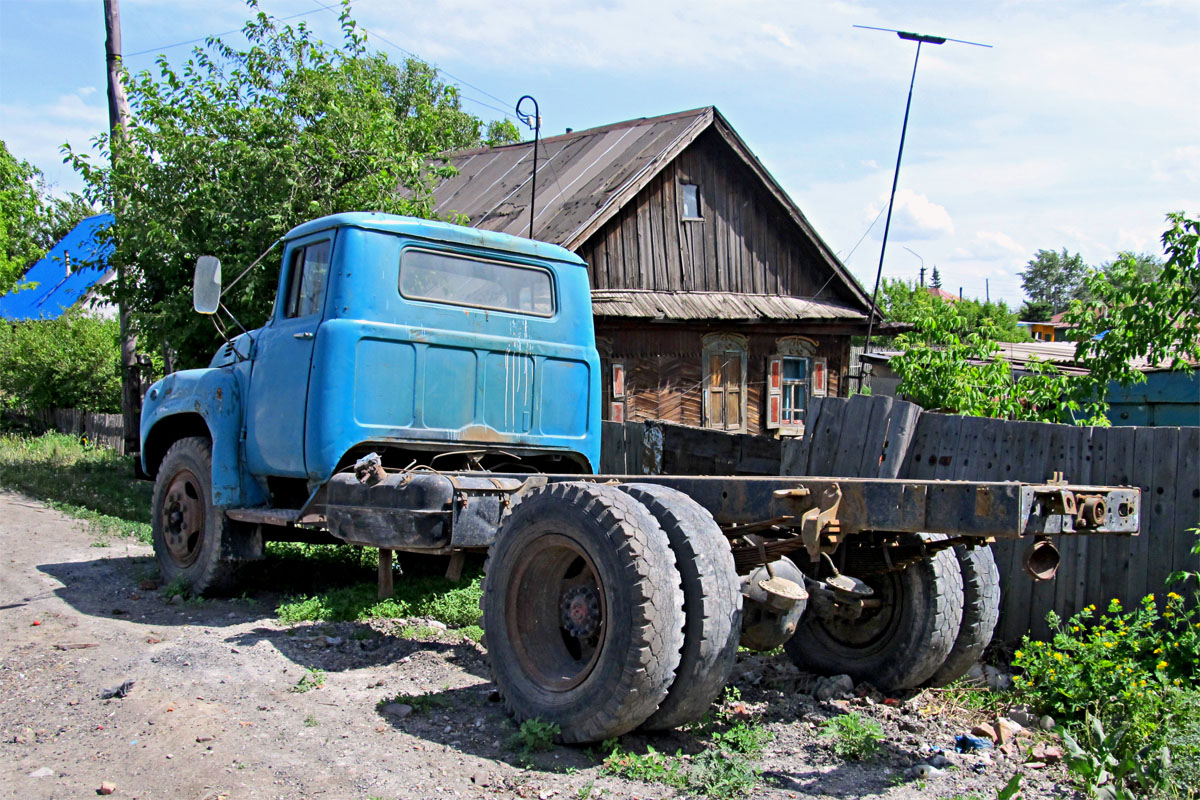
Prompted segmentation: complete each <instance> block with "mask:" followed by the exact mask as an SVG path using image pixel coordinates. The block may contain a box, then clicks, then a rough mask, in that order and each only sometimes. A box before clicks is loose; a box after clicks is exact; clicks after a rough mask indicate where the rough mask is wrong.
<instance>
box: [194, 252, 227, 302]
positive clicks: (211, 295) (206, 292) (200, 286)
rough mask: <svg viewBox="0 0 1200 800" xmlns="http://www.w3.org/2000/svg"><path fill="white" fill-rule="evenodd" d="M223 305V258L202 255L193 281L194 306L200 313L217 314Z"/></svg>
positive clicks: (197, 260)
mask: <svg viewBox="0 0 1200 800" xmlns="http://www.w3.org/2000/svg"><path fill="white" fill-rule="evenodd" d="M220 305H221V259H219V258H217V257H216V256H200V257H199V258H198V259H196V275H195V278H194V280H193V281H192V308H194V309H196V313H198V314H215V313H217V308H218V307H219V306H220Z"/></svg>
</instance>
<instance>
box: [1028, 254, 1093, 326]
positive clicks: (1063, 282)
mask: <svg viewBox="0 0 1200 800" xmlns="http://www.w3.org/2000/svg"><path fill="white" fill-rule="evenodd" d="M1086 272H1087V265H1086V264H1084V263H1083V258H1082V257H1081V256H1080V255H1079V254H1078V253H1076V254H1074V255H1068V253H1067V248H1065V247H1064V248H1063V250H1062V252H1061V253H1056V252H1054V251H1053V250H1038V251H1037V254H1036V255H1034V257H1033V258H1031V259H1030V260H1029V263H1028V264H1026V268H1025V270H1024V271H1023V272H1019V273H1017V274H1019V275H1020V276H1021V288H1022V289H1024V290H1025V294H1026V295H1027V296H1028V297H1029V299H1030V300H1032V301H1033V302H1035V303H1049V304H1050V308H1051V313H1052V314H1057V313H1059V312H1060V311H1066V309H1067V306H1069V305H1070V303H1071V298H1072V297H1074V296H1075V293H1076V292H1077V290H1078V289H1079V286H1080V284H1081V283H1082V281H1083V276H1084V274H1085V273H1086Z"/></svg>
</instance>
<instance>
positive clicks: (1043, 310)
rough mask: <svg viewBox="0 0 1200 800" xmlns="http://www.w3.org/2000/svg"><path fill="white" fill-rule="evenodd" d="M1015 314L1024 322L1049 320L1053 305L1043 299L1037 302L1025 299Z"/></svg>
mask: <svg viewBox="0 0 1200 800" xmlns="http://www.w3.org/2000/svg"><path fill="white" fill-rule="evenodd" d="M1017 314H1018V315H1019V316H1020V317H1021V319H1023V320H1025V321H1026V322H1049V321H1050V318H1051V317H1052V316H1054V307H1053V306H1051V305H1050V304H1049V303H1048V302H1046V301H1045V300H1041V301H1038V302H1034V301H1033V300H1026V301H1025V304H1024V305H1023V306H1021V310H1020V311H1018V312H1017Z"/></svg>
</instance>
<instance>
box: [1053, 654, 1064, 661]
mask: <svg viewBox="0 0 1200 800" xmlns="http://www.w3.org/2000/svg"><path fill="white" fill-rule="evenodd" d="M1054 660H1055V661H1062V660H1063V654H1062V653H1055V654H1054Z"/></svg>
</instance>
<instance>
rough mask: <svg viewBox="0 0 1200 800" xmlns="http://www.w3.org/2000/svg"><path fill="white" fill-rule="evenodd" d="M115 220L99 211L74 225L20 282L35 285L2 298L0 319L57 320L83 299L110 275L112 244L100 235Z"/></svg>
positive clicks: (16, 290) (0, 300)
mask: <svg viewBox="0 0 1200 800" xmlns="http://www.w3.org/2000/svg"><path fill="white" fill-rule="evenodd" d="M112 222H113V216H112V214H97V215H96V216H94V217H88V218H87V219H85V220H84V221H83V222H80V223H79V224H78V225H76V226H75V227H74V228H72V229H71V232H70V233H68V234H67V235H66V236H64V237H63V238H62V239H61V240H60V241H59V243H58V244H56V245H54V247H53V248H51V249H50V252H49V253H46V255H45V256H43V257H42V259H41V260H40V261H38V262H37V263H36V264H34V265H33V266H32V267H30V268H29V270H28V271H27V272H26V273H25V275H24V276H23V277H22V278H21V280H20V281H19V283H18V286H20V285H22V284H28V283H35V284H37V285H36V286H35V287H33V288H25V289H15V290H13V291H11V292H9V293H8V294H6V295H4V296H3V297H0V319H7V320H22V319H55V318H57V317H59V316H62V313H63V312H64V311H66V310H67V309H68V308H70V307H71V306H73V305H75V304H76V303H77V302H79V300H80V298H82V297H83V296H84V295H86V294H87V293H88V290H89V289H91V288H92V287H93V286H95V285H96V284H97V283H98V282H99V281H100V279H101V278H103V277H104V276H105V275H107V274H108V255H109V253H111V252H112V244H111V243H108V242H101V241H100V237H99V234H100V232H101V231H103V230H104V229H105V228H107V227H108V226H109V225H111V224H112Z"/></svg>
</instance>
